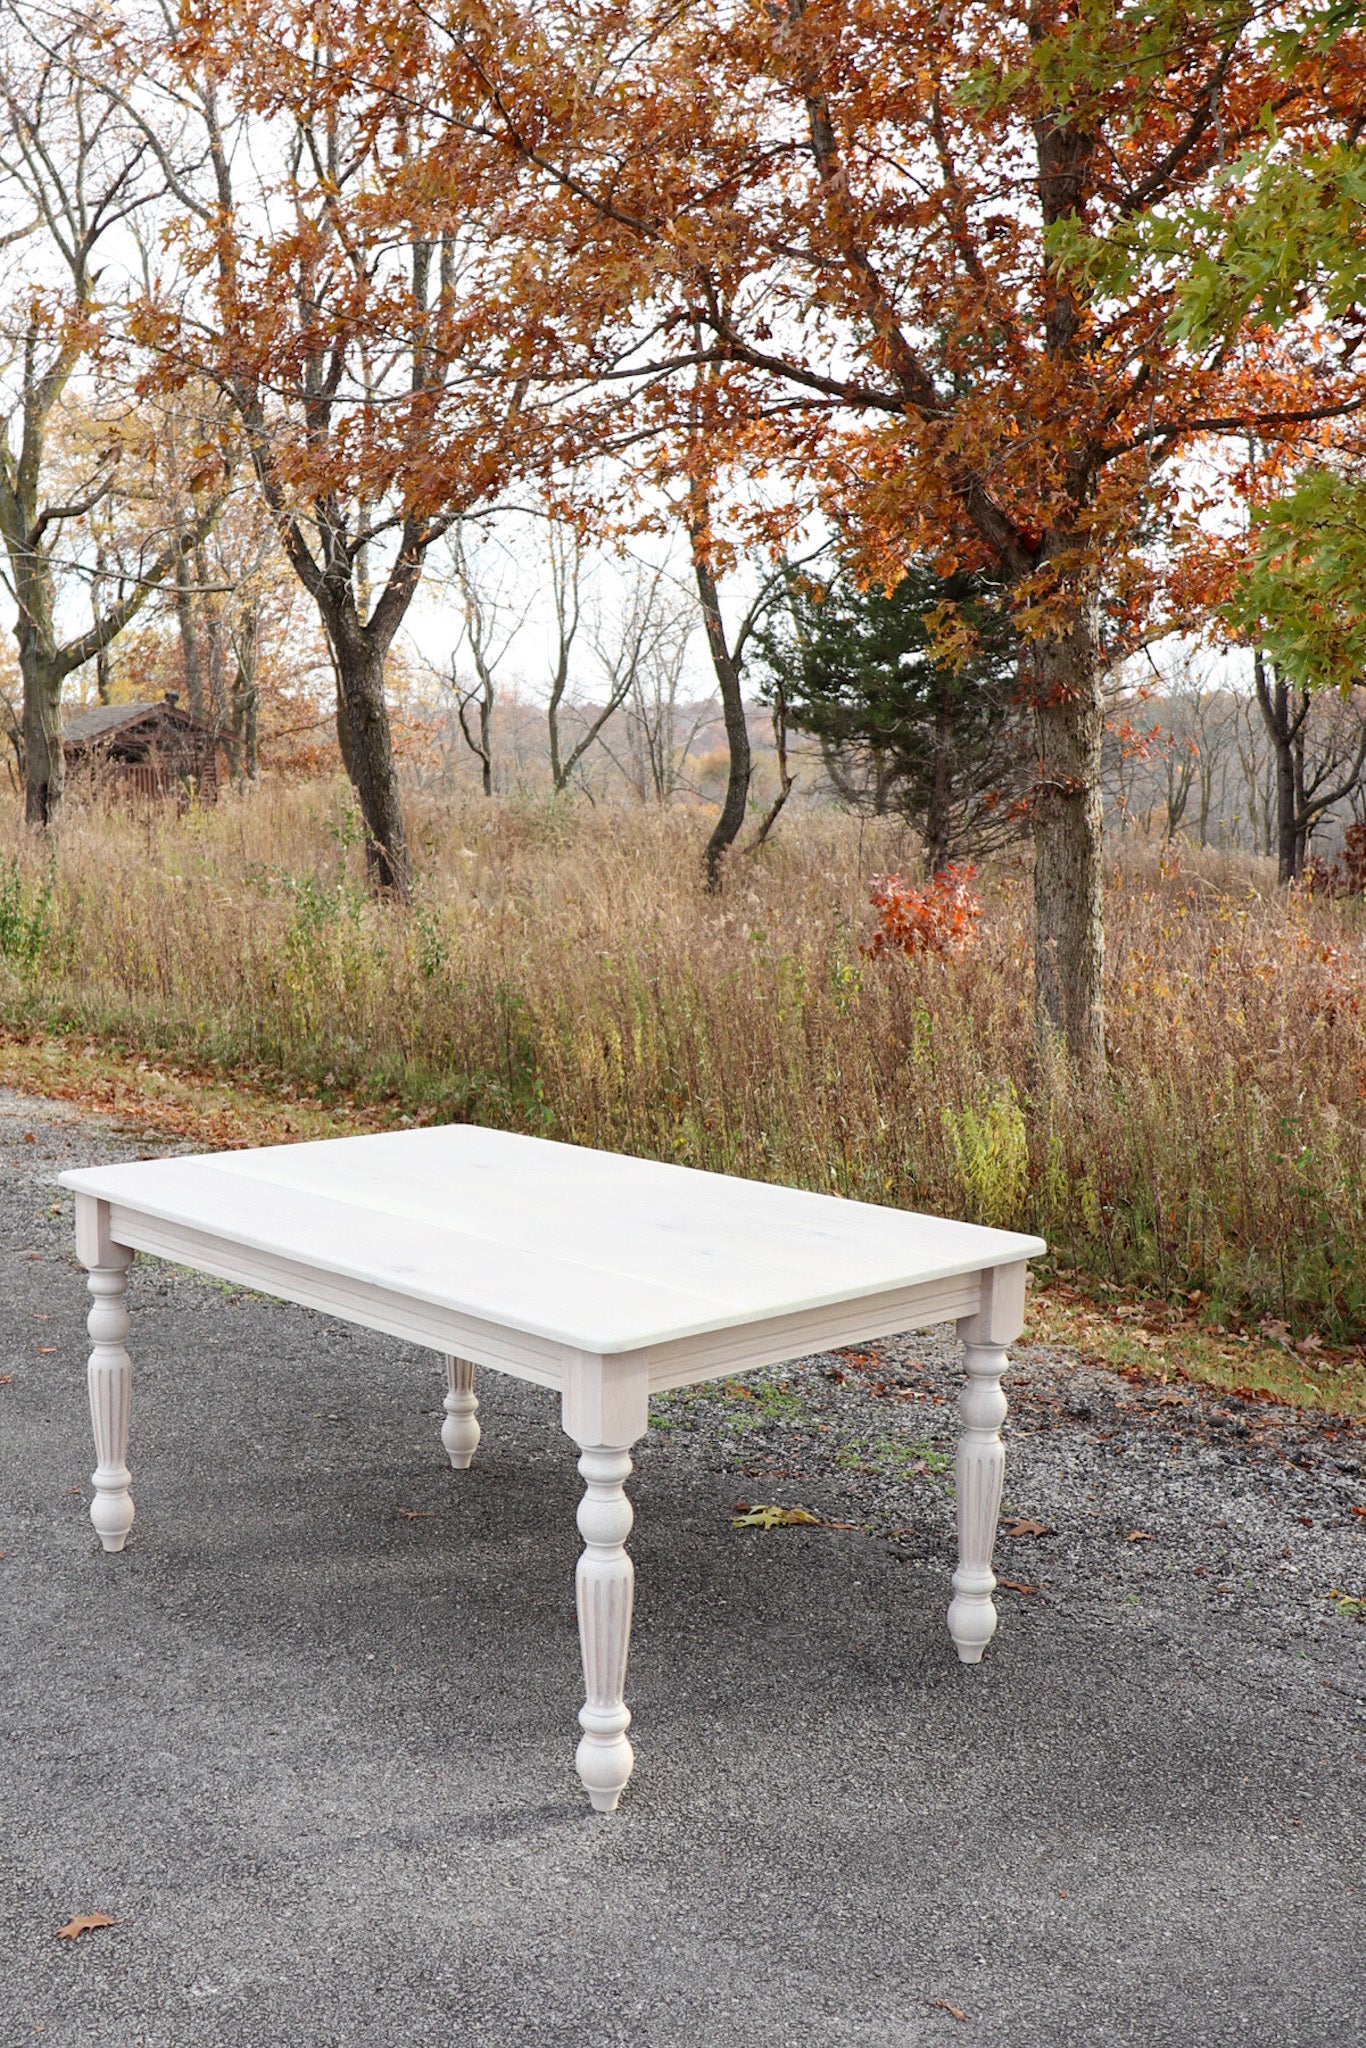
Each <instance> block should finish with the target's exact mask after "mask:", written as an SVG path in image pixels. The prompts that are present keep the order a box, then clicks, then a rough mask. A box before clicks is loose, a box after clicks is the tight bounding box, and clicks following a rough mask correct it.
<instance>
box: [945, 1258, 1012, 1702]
mask: <svg viewBox="0 0 1366 2048" xmlns="http://www.w3.org/2000/svg"><path fill="white" fill-rule="evenodd" d="M1024 1284H1025V1268H1024V1267H1023V1266H1022V1265H1021V1266H1002V1267H998V1268H997V1269H996V1270H995V1271H993V1272H990V1273H986V1274H984V1275H983V1276H982V1306H981V1308H980V1309H979V1310H978V1312H977V1314H976V1315H975V1316H968V1317H966V1318H965V1319H964V1320H963V1321H962V1322H960V1323H959V1325H958V1334H959V1336H960V1337H961V1338H962V1340H963V1347H964V1351H965V1353H966V1359H967V1373H968V1377H967V1383H966V1385H965V1386H964V1388H963V1391H962V1393H961V1394H960V1395H959V1399H958V1413H959V1416H960V1419H961V1421H962V1425H963V1429H962V1434H961V1435H960V1437H959V1439H958V1458H957V1496H958V1569H957V1570H956V1571H955V1573H954V1575H953V1599H952V1601H951V1603H950V1605H949V1634H950V1635H951V1636H952V1637H953V1640H954V1644H955V1646H956V1648H957V1651H958V1655H959V1657H960V1658H961V1659H962V1661H963V1663H964V1664H980V1662H981V1660H982V1652H983V1650H985V1648H986V1646H987V1644H988V1643H989V1642H990V1641H991V1638H992V1637H993V1636H994V1635H995V1633H996V1608H995V1605H994V1603H993V1601H992V1597H991V1596H992V1594H993V1593H994V1592H995V1590H996V1576H995V1573H994V1572H993V1571H992V1568H991V1556H992V1551H993V1549H994V1548H995V1544H996V1523H997V1519H998V1517H999V1515H1000V1511H1001V1483H1002V1480H1003V1478H1004V1475H1005V1462H1006V1459H1005V1447H1004V1445H1003V1444H1002V1442H1001V1424H1002V1423H1003V1422H1004V1421H1005V1419H1006V1397H1005V1395H1004V1393H1003V1392H1002V1391H1001V1375H1002V1374H1003V1373H1004V1372H1005V1370H1006V1368H1007V1366H1008V1365H1009V1364H1010V1359H1009V1356H1008V1354H1007V1352H1006V1345H1007V1344H1009V1343H1010V1342H1011V1341H1012V1340H1013V1339H1014V1338H1015V1337H1017V1336H1018V1335H1019V1333H1020V1330H1021V1328H1022V1327H1023V1324H1024Z"/></svg>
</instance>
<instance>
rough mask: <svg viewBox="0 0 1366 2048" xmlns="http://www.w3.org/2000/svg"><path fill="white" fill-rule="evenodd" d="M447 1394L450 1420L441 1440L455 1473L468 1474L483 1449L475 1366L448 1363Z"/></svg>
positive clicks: (454, 1360) (463, 1361) (453, 1360)
mask: <svg viewBox="0 0 1366 2048" xmlns="http://www.w3.org/2000/svg"><path fill="white" fill-rule="evenodd" d="M446 1382H447V1393H446V1398H445V1400H444V1401H443V1403H442V1406H443V1408H444V1409H445V1411H446V1420H445V1421H444V1422H443V1423H442V1425H441V1441H442V1443H443V1444H444V1445H445V1448H446V1456H447V1457H448V1458H449V1459H450V1462H451V1467H452V1470H454V1471H456V1472H466V1471H468V1470H469V1467H470V1462H471V1460H472V1459H473V1457H474V1454H475V1452H476V1451H477V1450H478V1448H479V1438H480V1434H481V1431H480V1428H479V1424H478V1423H477V1422H476V1421H475V1419H474V1418H475V1414H476V1411H477V1409H478V1407H479V1401H478V1398H477V1396H476V1394H475V1391H474V1367H473V1365H472V1364H471V1363H470V1361H469V1359H468V1358H448V1359H447V1360H446Z"/></svg>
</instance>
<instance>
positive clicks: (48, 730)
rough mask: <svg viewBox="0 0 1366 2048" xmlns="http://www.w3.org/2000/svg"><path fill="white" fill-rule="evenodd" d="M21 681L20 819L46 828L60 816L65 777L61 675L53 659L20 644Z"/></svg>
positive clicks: (62, 672)
mask: <svg viewBox="0 0 1366 2048" xmlns="http://www.w3.org/2000/svg"><path fill="white" fill-rule="evenodd" d="M19 666H20V671H21V673H22V675H23V681H24V819H25V822H26V823H27V824H29V825H34V826H37V827H38V828H40V829H46V828H47V827H49V826H52V825H55V824H56V823H57V821H58V819H59V817H60V816H61V810H62V791H63V787H64V784H65V780H66V772H65V759H64V756H63V754H62V679H63V675H64V670H63V668H62V665H61V663H60V662H59V661H57V660H51V659H45V658H44V656H43V655H42V653H41V652H40V650H39V649H38V648H37V647H34V646H29V647H28V648H25V647H23V646H22V644H21V648H20V660H19Z"/></svg>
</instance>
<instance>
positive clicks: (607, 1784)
mask: <svg viewBox="0 0 1366 2048" xmlns="http://www.w3.org/2000/svg"><path fill="white" fill-rule="evenodd" d="M579 1471H580V1473H581V1474H582V1476H583V1480H584V1489H585V1490H584V1496H583V1499H582V1500H581V1501H580V1502H579V1513H578V1522H579V1533H580V1535H581V1536H582V1537H583V1540H584V1546H585V1547H584V1552H583V1555H582V1557H581V1558H580V1559H579V1564H578V1570H577V1572H576V1574H575V1581H574V1585H575V1592H576V1595H577V1600H578V1611H579V1644H580V1647H581V1649H582V1651H583V1679H584V1690H585V1694H586V1697H585V1700H584V1704H583V1706H582V1707H581V1708H580V1710H579V1725H580V1727H581V1728H582V1729H583V1737H582V1740H581V1741H580V1743H579V1747H578V1752H577V1754H576V1756H575V1758H574V1762H575V1765H576V1767H577V1769H578V1773H579V1776H580V1778H581V1779H582V1780H583V1784H584V1789H585V1790H586V1791H587V1793H588V1797H589V1799H590V1800H591V1801H592V1804H593V1805H594V1807H595V1808H596V1809H597V1811H598V1812H599V1813H611V1812H612V1810H613V1809H614V1807H615V1806H616V1803H617V1801H618V1800H619V1799H620V1797H621V1795H622V1792H623V1791H624V1789H625V1786H626V1781H627V1779H628V1778H629V1777H630V1775H631V1771H632V1769H633V1768H634V1765H635V1760H636V1758H635V1751H634V1750H633V1749H632V1747H631V1745H630V1743H629V1742H628V1741H627V1739H626V1730H627V1729H628V1728H629V1727H630V1725H631V1710H630V1708H629V1707H628V1706H627V1704H626V1659H627V1655H628V1653H629V1651H630V1646H631V1611H632V1608H633V1606H634V1604H635V1584H636V1573H635V1566H634V1565H633V1564H632V1563H631V1560H630V1558H629V1557H628V1556H627V1555H626V1538H627V1537H628V1536H629V1535H630V1533H631V1524H632V1522H633V1521H634V1519H635V1517H634V1515H633V1514H632V1512H631V1503H630V1501H629V1500H627V1498H626V1492H625V1483H626V1480H627V1479H628V1478H629V1477H630V1473H631V1454H630V1452H629V1451H613V1450H598V1449H594V1450H585V1451H584V1453H583V1455H582V1457H581V1458H580V1459H579Z"/></svg>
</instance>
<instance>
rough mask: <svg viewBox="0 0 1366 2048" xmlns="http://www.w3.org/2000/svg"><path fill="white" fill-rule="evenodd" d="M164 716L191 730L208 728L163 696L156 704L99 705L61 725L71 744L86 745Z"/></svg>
mask: <svg viewBox="0 0 1366 2048" xmlns="http://www.w3.org/2000/svg"><path fill="white" fill-rule="evenodd" d="M161 718H169V719H171V720H172V721H173V722H174V723H175V724H176V725H180V726H185V727H188V728H189V729H191V730H192V731H196V732H207V731H208V730H209V727H208V726H207V725H205V724H204V722H203V721H202V720H201V719H198V718H194V717H192V716H191V715H190V713H189V712H188V711H182V710H181V709H180V707H179V705H178V704H172V703H171V702H170V701H169V700H168V699H167V698H165V697H161V698H158V700H157V701H156V703H154V704H97V705H96V706H95V707H94V709H93V710H92V711H82V712H80V713H78V714H77V716H76V717H75V718H69V719H67V720H66V722H65V724H64V726H63V728H62V738H63V739H64V740H65V741H66V743H67V745H68V746H78V747H79V746H84V745H86V744H87V743H88V742H89V741H91V740H102V739H108V738H109V737H110V735H111V734H113V733H116V732H125V731H127V730H128V729H129V728H130V727H132V726H135V725H141V724H142V723H143V722H144V721H145V720H148V719H161Z"/></svg>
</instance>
